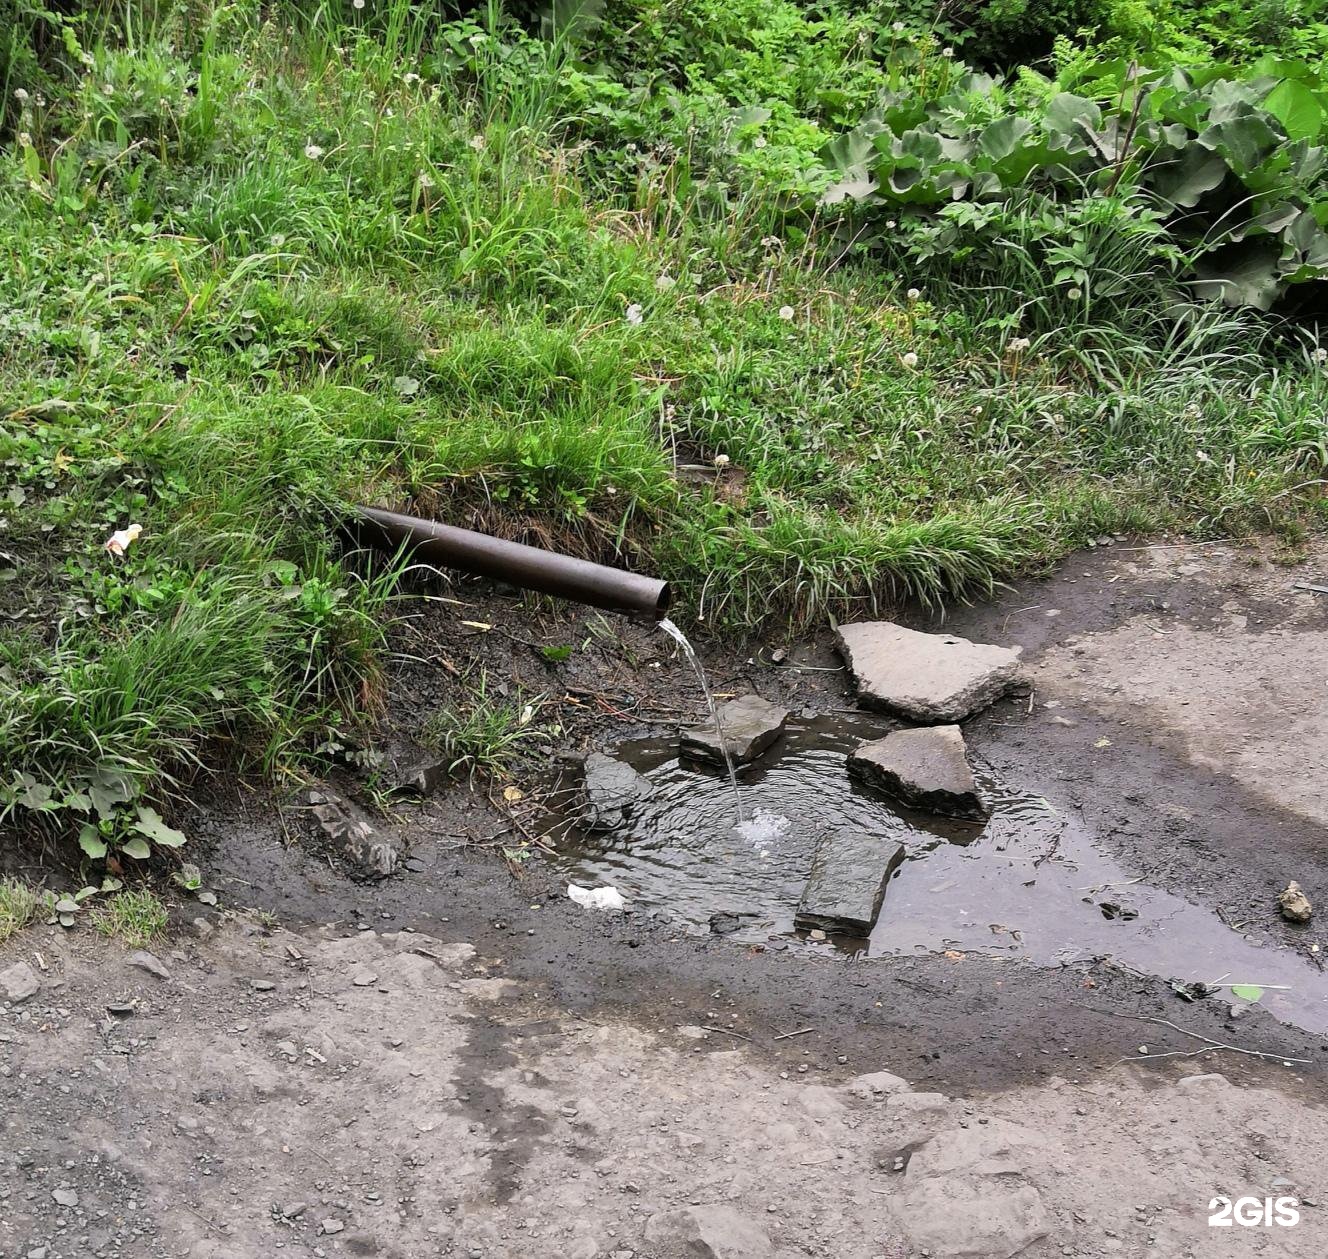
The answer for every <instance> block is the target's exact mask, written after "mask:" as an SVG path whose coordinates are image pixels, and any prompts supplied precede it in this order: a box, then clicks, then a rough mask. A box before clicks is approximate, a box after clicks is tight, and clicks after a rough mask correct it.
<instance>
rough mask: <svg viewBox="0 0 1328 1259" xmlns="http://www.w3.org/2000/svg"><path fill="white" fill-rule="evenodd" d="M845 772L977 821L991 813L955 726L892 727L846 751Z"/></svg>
mask: <svg viewBox="0 0 1328 1259" xmlns="http://www.w3.org/2000/svg"><path fill="white" fill-rule="evenodd" d="M848 772H849V773H850V774H851V775H853V777H855V778H858V779H860V780H861V781H863V782H865V783H868V784H870V785H871V786H873V787H877V788H879V789H880V790H882V791H884V792H886V793H887V794H888V795H892V796H894V797H895V798H896V799H899V800H902V801H903V802H904V803H905V804H908V805H912V806H913V807H914V808H918V809H927V810H929V811H930V812H932V813H940V814H943V815H945V816H947V817H957V818H968V819H971V820H973V821H978V822H984V821H986V819H987V818H988V817H989V816H990V813H991V810H990V808H989V807H988V805H987V802H986V801H985V800H984V799H983V798H982V795H981V793H980V792H979V791H978V786H977V783H976V781H975V780H974V778H973V770H972V769H971V768H970V766H969V764H968V755H967V752H966V749H965V747H964V735H963V731H961V730H960V729H959V727H958V726H930V727H927V728H926V729H923V730H896V731H895V732H894V733H893V734H888V735H886V736H885V738H884V739H874V740H872V741H871V742H870V743H864V744H863V745H862V746H861V747H860V748H858V750H857V751H856V752H853V753H852V754H851V755H850V756H849V758H848Z"/></svg>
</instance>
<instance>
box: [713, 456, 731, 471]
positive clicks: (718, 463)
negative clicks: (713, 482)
mask: <svg viewBox="0 0 1328 1259" xmlns="http://www.w3.org/2000/svg"><path fill="white" fill-rule="evenodd" d="M714 464H715V467H717V468H727V467H728V466H729V457H728V455H716V456H715V458H714Z"/></svg>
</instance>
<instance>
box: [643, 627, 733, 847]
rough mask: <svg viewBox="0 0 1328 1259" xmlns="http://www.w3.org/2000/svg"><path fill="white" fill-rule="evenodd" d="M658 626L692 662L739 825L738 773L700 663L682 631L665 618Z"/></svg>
mask: <svg viewBox="0 0 1328 1259" xmlns="http://www.w3.org/2000/svg"><path fill="white" fill-rule="evenodd" d="M658 624H659V628H660V629H662V630H663V631H664V632H665V633H666V634H667V635H668V636H669V637H670V638H671V639H673V641H674V642H675V643H677V644H678V646H679V647H681V648H682V651H683V655H685V656H686V657H687V659H688V660H690V661H691V662H692V668H693V669H694V670H696V677H697V681H699V682H700V683H701V694H702V695H704V696H705V702H706V706H707V707H708V708H709V709H710V719H711V721H713V722H714V723H715V734H716V735H718V736H719V750H720V751H721V752H722V753H723V754H724V768H725V769H727V770H728V771H729V785H730V786H732V788H733V807H734V808H735V809H736V810H737V813H738V822H739V824H740V825H741V824H742V823H743V822H745V821H746V820H747V817H746V815H745V814H744V813H743V811H742V794H741V792H739V791H738V773H737V770H735V769H734V768H733V756H732V754H731V753H730V752H729V743H728V740H727V739H726V738H725V737H724V723H723V722H722V721H721V720H720V718H719V709H718V707H716V705H715V700H714V697H713V696H712V695H711V694H710V685H709V683H708V682H707V681H706V675H705V670H704V669H703V668H702V667H701V661H700V660H699V659H698V658H697V655H696V649H695V648H694V647H693V646H692V644H691V643H690V642H688V641H687V635H686V634H684V633H683V632H682V630H680V629H679V628H678V627H677V626H676V625H675V624H674V623H673V622H672V621H671V620H669V618H668V617H667V616H666V617H661V618H660V620H659V622H658Z"/></svg>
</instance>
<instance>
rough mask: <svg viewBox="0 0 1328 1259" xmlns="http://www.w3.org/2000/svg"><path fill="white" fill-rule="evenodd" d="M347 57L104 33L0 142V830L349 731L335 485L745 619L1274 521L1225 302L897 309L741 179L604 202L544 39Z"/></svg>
mask: <svg viewBox="0 0 1328 1259" xmlns="http://www.w3.org/2000/svg"><path fill="white" fill-rule="evenodd" d="M338 38H339V39H340V41H341V42H340V43H339V44H337V43H333V42H332V40H331V39H330V38H318V37H309V36H305V37H302V38H299V39H295V38H294V37H291V36H290V35H289V34H288V33H287V32H284V31H281V30H279V29H277V28H273V27H268V28H265V29H254V28H244V27H241V28H240V29H237V30H233V31H230V32H225V31H218V32H217V33H216V37H215V39H214V38H212V37H209V38H208V39H207V41H206V42H205V46H204V49H203V51H202V53H201V54H200V56H199V57H198V58H196V59H195V61H194V62H192V63H190V62H186V61H184V60H181V59H179V58H177V57H176V56H174V55H173V54H172V53H171V52H170V51H169V50H168V48H167V47H166V46H165V45H150V46H147V47H145V48H141V49H140V50H138V51H136V52H126V51H112V50H107V49H105V48H100V49H96V50H94V51H93V53H92V59H93V64H92V65H91V67H90V68H89V70H88V73H87V75H86V77H85V78H84V80H83V83H82V86H81V88H80V89H79V91H78V93H77V94H76V95H75V97H74V98H73V99H72V100H71V101H70V102H68V103H66V104H64V105H61V106H60V107H58V108H57V107H54V106H49V107H46V108H41V109H39V108H36V107H35V106H30V107H29V110H28V112H27V113H26V114H25V117H24V119H23V124H22V125H23V127H24V132H23V133H22V134H20V135H19V136H18V137H17V139H16V140H15V141H13V142H11V143H10V145H9V147H8V150H7V152H6V154H5V155H4V163H5V175H4V179H3V184H0V381H3V386H4V397H5V402H4V404H3V407H2V408H0V416H2V417H3V418H2V419H0V450H2V451H3V457H4V459H5V461H6V462H5V469H6V478H7V485H6V486H5V487H4V489H5V492H7V493H8V509H7V511H6V519H5V524H4V537H3V548H4V552H5V554H6V555H7V556H8V557H9V560H8V563H9V564H10V567H8V568H7V569H5V570H4V571H3V572H2V573H0V576H4V577H6V578H8V581H7V582H6V584H5V585H4V586H3V587H0V610H3V611H4V612H5V613H6V615H7V616H8V618H9V619H8V621H7V622H6V624H7V626H8V628H7V629H5V630H4V631H3V634H2V635H0V651H2V652H3V655H4V665H3V671H0V762H2V764H3V774H2V775H0V777H2V778H3V780H4V782H5V783H6V784H9V785H10V788H9V789H10V794H11V797H12V799H13V800H15V801H17V803H18V804H19V806H20V807H21V808H22V810H23V811H22V812H21V813H20V814H19V815H18V816H20V817H22V818H24V819H26V820H30V819H31V817H32V810H38V811H42V812H46V813H48V814H50V815H51V819H52V820H53V821H55V822H57V823H64V822H66V821H67V820H68V819H69V818H71V817H72V818H73V819H74V820H75V821H78V820H81V818H82V817H83V816H85V815H87V814H86V810H85V807H84V806H85V799H84V797H85V796H87V795H88V793H89V792H95V791H98V790H99V791H101V792H102V793H103V794H102V798H103V799H105V800H108V801H110V804H111V807H110V808H109V809H108V814H109V816H108V818H107V819H106V820H105V821H104V823H103V824H102V826H101V830H102V835H103V838H104V839H109V840H111V841H112V842H114V841H115V840H116V839H117V838H123V837H124V836H125V835H126V834H128V833H129V832H128V831H127V830H126V827H131V826H132V825H133V818H134V814H133V809H132V807H130V808H129V809H128V811H126V810H125V809H118V808H116V807H115V806H116V805H117V803H120V802H123V803H127V804H129V805H130V806H132V799H133V797H134V796H135V794H136V793H137V792H138V791H139V790H140V789H148V788H150V787H152V786H153V785H154V784H155V783H157V782H158V781H159V779H160V775H161V774H162V773H163V772H165V771H167V770H169V769H170V768H171V767H178V766H180V765H182V764H186V763H188V762H189V761H190V760H191V759H192V758H195V757H197V756H199V755H200V754H201V750H202V749H203V747H204V745H205V744H208V745H209V746H211V747H213V748H215V747H216V742H215V741H216V740H217V739H218V738H220V739H223V740H226V741H232V742H234V743H235V744H236V746H238V747H240V748H242V749H243V750H244V751H245V752H246V753H247V754H249V755H251V756H254V757H256V758H258V759H259V760H261V761H262V762H263V763H264V764H265V765H266V767H267V768H268V769H270V770H275V769H279V768H281V767H283V766H285V765H288V764H289V763H291V761H292V758H293V757H295V756H297V755H298V754H300V753H302V752H305V751H307V750H308V749H309V748H310V747H311V746H313V745H314V744H316V743H317V742H319V741H320V740H321V739H322V738H323V737H324V735H325V732H326V731H327V729H328V728H329V726H335V725H337V724H339V723H345V722H347V721H353V720H354V719H355V718H356V716H357V715H361V714H364V713H366V712H371V711H372V709H373V706H374V703H375V701H376V697H377V686H378V681H377V675H378V661H379V659H380V657H381V651H382V646H383V643H382V628H381V627H382V613H383V610H384V608H385V605H386V601H387V600H388V599H389V598H390V597H391V591H392V583H391V581H390V574H387V575H379V576H376V577H372V576H365V575H364V573H363V572H362V570H361V568H360V567H359V566H358V565H357V564H356V563H354V562H348V561H347V559H346V557H344V556H342V555H341V554H340V551H339V549H338V545H337V541H336V536H335V528H334V525H335V521H336V519H337V517H338V514H339V512H340V511H341V509H342V508H343V507H344V505H345V504H346V503H348V502H354V501H372V502H377V503H380V504H384V505H390V506H394V507H405V508H408V509H414V510H419V511H422V512H426V513H432V514H435V515H437V516H439V517H442V518H447V519H450V520H455V521H459V522H462V523H477V524H479V525H481V526H483V527H487V528H493V529H496V530H499V531H502V532H504V533H506V534H509V535H512V536H521V537H527V538H532V539H534V540H537V541H538V540H544V541H549V542H552V543H554V544H556V545H564V546H568V547H572V548H574V549H576V550H578V551H581V552H583V553H586V554H590V555H594V556H597V557H599V558H603V559H610V560H615V559H616V560H618V561H620V562H628V563H632V564H635V565H639V566H642V567H656V568H659V569H660V570H662V571H663V572H664V573H665V574H666V575H667V576H669V577H670V578H672V579H673V580H675V581H677V582H678V583H679V585H680V586H681V588H682V589H683V591H684V592H686V593H685V594H684V603H685V605H686V607H687V609H688V610H689V611H690V612H691V613H694V614H696V615H700V616H703V617H705V619H706V620H707V621H709V622H712V623H715V622H723V623H726V624H728V625H733V626H753V625H755V624H757V623H759V622H760V621H761V620H762V619H763V618H766V617H770V616H785V617H792V618H798V619H803V620H810V619H812V618H814V617H817V616H819V615H821V614H823V613H825V612H827V611H833V612H837V613H843V612H845V611H846V610H849V609H862V608H866V607H869V606H873V601H874V600H875V599H877V598H878V597H880V596H882V595H885V596H889V595H892V594H898V593H906V594H914V595H922V596H923V597H928V598H937V599H939V598H944V597H948V596H950V595H953V594H956V593H959V592H961V591H965V590H974V589H976V590H982V589H985V588H988V587H989V586H990V585H991V584H992V583H993V582H994V581H997V580H999V579H1000V578H1001V577H1002V576H1005V575H1007V574H1010V573H1012V572H1014V571H1016V570H1018V569H1020V568H1021V567H1026V566H1027V565H1029V564H1032V563H1036V562H1038V561H1041V560H1044V559H1047V558H1050V557H1052V556H1055V555H1057V554H1059V553H1062V552H1063V551H1064V550H1065V549H1066V548H1068V547H1070V546H1073V545H1074V544H1075V543H1076V542H1078V541H1081V540H1083V539H1085V538H1088V537H1092V536H1094V535H1096V534H1099V533H1101V532H1104V531H1113V530H1118V529H1123V528H1146V527H1152V526H1157V525H1160V524H1178V525H1183V526H1187V527H1194V528H1198V529H1204V530H1226V529H1239V528H1245V527H1248V526H1249V525H1250V524H1252V523H1256V524H1257V523H1280V524H1283V525H1285V526H1287V527H1289V528H1290V527H1298V526H1297V525H1296V520H1297V516H1298V513H1300V512H1301V511H1302V508H1301V506H1300V500H1299V498H1298V497H1297V496H1296V493H1295V490H1294V488H1293V487H1295V486H1297V485H1298V484H1300V483H1301V482H1304V481H1307V480H1310V479H1311V477H1312V475H1313V470H1314V469H1317V468H1319V467H1321V466H1322V463H1323V461H1324V455H1325V450H1324V447H1325V436H1324V428H1323V420H1322V416H1323V414H1324V404H1325V396H1324V395H1325V384H1324V379H1323V374H1322V372H1321V371H1319V370H1317V369H1316V368H1315V367H1314V365H1313V364H1312V363H1301V364H1299V365H1297V364H1295V363H1292V364H1290V365H1287V364H1285V363H1283V364H1281V365H1279V364H1277V363H1276V362H1275V361H1274V360H1272V359H1271V358H1265V357H1263V356H1261V355H1260V354H1259V353H1258V351H1257V347H1256V346H1255V340H1256V338H1255V336H1254V332H1253V329H1252V328H1249V327H1245V326H1243V325H1242V324H1241V323H1240V322H1239V321H1237V320H1235V319H1233V318H1232V317H1230V316H1217V315H1213V316H1205V317H1203V318H1201V319H1200V320H1198V322H1197V323H1195V324H1193V325H1189V326H1185V327H1171V326H1169V325H1168V323H1167V320H1166V318H1165V317H1164V316H1162V315H1160V314H1158V313H1157V312H1156V311H1152V312H1140V311H1133V310H1128V309H1126V310H1123V311H1115V310H1111V309H1107V310H1102V309H1099V308H1097V307H1095V306H1093V305H1091V304H1090V303H1088V302H1087V301H1084V302H1078V303H1071V304H1068V305H1067V304H1066V303H1065V302H1064V300H1063V299H1062V298H1059V297H1057V298H1053V297H1052V296H1050V295H1049V292H1050V291H1049V290H1048V291H1047V292H1043V291H1041V290H1040V289H1039V281H1038V277H1036V276H1024V275H1020V274H1019V273H1018V271H1017V268H1016V269H1015V270H1014V271H1013V272H1012V275H1011V282H1010V283H1009V284H1008V285H1006V286H1004V287H1001V286H996V287H989V288H988V289H986V290H985V291H983V292H971V291H963V290H960V289H956V288H954V287H953V286H950V285H947V284H946V282H945V279H944V276H943V274H942V275H940V276H938V277H933V279H932V280H931V281H930V282H926V283H925V287H924V289H923V291H921V292H919V293H916V294H912V295H911V294H910V292H909V290H910V288H911V287H912V285H913V283H914V281H913V280H911V279H910V277H908V276H907V275H904V276H892V275H890V274H888V273H886V272H883V271H882V269H881V268H880V266H879V264H878V263H874V262H872V261H871V260H859V261H852V262H848V261H843V260H840V261H839V263H838V265H834V264H835V263H836V260H837V259H840V255H841V252H842V246H841V244H840V242H839V241H838V240H837V238H836V237H835V235H834V233H833V231H832V230H831V229H830V228H829V227H826V228H823V229H821V230H820V231H819V232H818V231H813V232H812V233H811V235H810V236H808V235H807V234H806V233H805V232H802V231H796V232H792V233H789V232H786V231H783V230H782V226H781V225H782V222H783V215H782V212H781V211H780V209H779V208H778V207H775V206H771V205H768V204H763V203H762V202H761V200H760V197H759V195H757V194H756V193H753V192H750V191H749V192H748V193H747V194H745V195H739V196H735V197H734V198H733V199H732V200H731V201H730V202H729V203H728V208H727V210H725V211H724V212H716V210H715V209H714V203H713V199H711V200H706V199H705V198H703V197H702V196H701V195H700V194H699V193H696V194H691V193H687V192H685V191H679V187H680V181H679V180H678V179H677V177H676V176H677V170H676V167H675V168H669V167H667V166H660V165H658V164H646V163H644V162H641V163H636V164H634V163H635V159H633V158H632V156H631V150H630V149H628V148H626V147H624V148H623V149H622V150H621V151H620V152H619V153H618V155H617V158H616V159H615V160H617V161H618V162H619V166H620V167H621V166H624V165H625V166H626V167H628V168H630V171H631V178H630V179H624V178H622V177H621V170H619V175H618V177H616V178H614V179H613V180H612V181H606V180H605V179H604V178H603V174H602V172H603V169H604V167H605V164H606V163H605V160H604V154H603V153H602V152H601V151H588V150H587V149H586V148H585V146H583V145H579V144H578V143H577V134H576V129H575V128H574V127H572V126H570V125H568V123H569V120H568V119H567V118H565V117H561V116H560V115H559V113H558V102H557V99H556V97H555V94H554V91H553V86H552V85H553V83H554V79H555V75H554V65H555V61H556V53H554V52H552V51H549V50H540V49H538V48H532V47H531V46H529V45H523V49H524V51H523V56H524V57H525V58H526V61H525V62H523V64H522V66H521V70H520V74H519V76H517V78H516V79H515V80H514V78H513V76H511V75H509V74H505V73H504V72H503V69H502V66H501V65H500V64H499V63H498V59H497V55H496V54H495V56H494V60H493V62H492V63H488V62H486V61H485V60H484V58H485V55H487V54H485V53H484V51H483V49H482V48H481V52H480V57H479V62H480V64H479V66H478V77H477V78H474V79H466V80H465V81H462V80H460V79H455V80H453V79H448V78H446V77H442V78H439V79H435V80H434V81H430V79H429V78H428V77H424V78H420V77H416V76H417V75H418V74H419V69H418V67H421V66H422V65H423V64H424V62H423V60H422V58H421V52H420V49H419V47H417V46H415V45H412V43H411V41H410V39H408V38H406V37H405V36H404V35H403V36H402V37H401V38H400V39H397V40H395V41H394V40H393V39H392V38H386V39H384V38H382V37H379V38H364V39H361V38H359V37H357V36H355V35H354V34H352V33H350V32H343V33H342V34H340V35H339V36H338ZM541 59H543V61H542V62H541ZM200 66H201V68H202V73H201V75H199V73H198V67H200ZM592 159H593V160H594V161H595V167H594V172H593V173H592V171H591V168H590V166H589V163H590V162H591V161H592ZM1030 230H1033V229H1030ZM1015 245H1016V246H1017V242H1015ZM1122 265H1124V264H1122ZM918 283H924V282H922V281H918ZM1020 332H1022V333H1023V334H1024V335H1026V336H1028V337H1029V339H1030V344H1029V345H1028V346H1027V347H1026V348H1023V349H1018V348H1015V347H1016V346H1017V344H1018V343H1017V342H1012V338H1013V336H1014V335H1015V334H1017V333H1020ZM678 464H685V465H698V464H699V465H702V466H703V467H704V468H706V469H708V470H706V471H703V472H701V473H700V474H696V473H692V474H691V475H690V476H688V477H686V478H685V479H683V480H681V481H680V480H679V479H678V478H677V477H676V476H675V467H676V465H678ZM131 520H132V521H137V522H139V523H141V524H142V525H143V526H144V533H143V535H142V537H141V539H140V540H139V541H138V542H137V543H136V544H135V545H134V546H133V547H132V549H131V551H130V555H129V557H128V559H127V561H125V562H118V561H116V560H114V559H112V558H111V557H110V556H108V555H106V553H105V552H104V551H103V550H102V543H103V541H104V540H105V538H106V537H107V536H108V535H109V534H110V532H111V531H112V530H113V529H115V528H119V527H123V526H124V525H126V524H127V523H129V522H130V521H131ZM71 793H73V794H72V795H71ZM126 819H127V820H126Z"/></svg>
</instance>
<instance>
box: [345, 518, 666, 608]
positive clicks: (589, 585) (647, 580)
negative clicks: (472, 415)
mask: <svg viewBox="0 0 1328 1259" xmlns="http://www.w3.org/2000/svg"><path fill="white" fill-rule="evenodd" d="M355 511H356V514H357V517H358V519H357V520H355V521H354V522H353V523H354V526H355V533H356V535H357V537H359V539H360V540H361V541H362V542H365V543H367V544H368V545H370V546H375V547H378V548H380V549H382V550H385V551H396V550H398V549H400V548H401V547H403V546H404V547H406V548H407V549H409V550H410V551H412V552H413V553H414V554H415V555H416V556H418V557H420V558H421V559H424V560H427V561H428V562H429V563H431V564H435V565H437V566H438V567H439V568H459V569H461V571H462V572H466V573H472V574H474V575H475V576H477V577H491V578H493V580H495V581H503V582H507V584H508V585H511V586H520V587H521V588H522V589H524V590H538V591H539V592H540V593H542V594H546V595H556V596H558V598H560V599H571V600H572V601H573V602H575V603H588V604H590V606H591V607H595V608H605V609H607V610H608V611H610V612H622V613H625V614H627V615H629V616H640V617H646V618H649V619H650V620H654V621H658V620H661V619H663V617H664V616H665V615H666V614H667V613H668V610H669V603H670V602H671V600H672V594H671V592H670V590H669V584H668V582H666V581H659V580H657V579H656V578H654V577H643V576H642V575H641V574H640V573H629V572H626V571H624V570H623V569H621V568H609V567H607V566H606V565H604V564H592V563H591V562H590V561H589V560H578V559H573V558H572V557H571V556H570V555H559V554H558V553H557V552H556V551H545V550H542V549H541V548H539V547H537V546H524V545H523V544H522V543H520V542H505V541H503V540H502V539H501V538H492V537H490V536H489V535H488V534H486V533H475V532H474V531H473V530H470V529H458V528H457V527H456V526H455V525H442V524H438V523H437V522H436V521H432V520H421V519H420V518H419V517H417V516H403V515H400V514H399V513H397V512H394V511H382V510H380V509H379V508H377V507H357V508H356V509H355Z"/></svg>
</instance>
